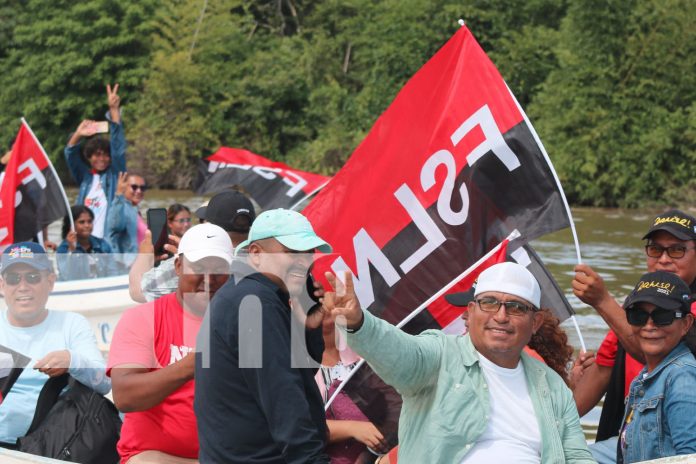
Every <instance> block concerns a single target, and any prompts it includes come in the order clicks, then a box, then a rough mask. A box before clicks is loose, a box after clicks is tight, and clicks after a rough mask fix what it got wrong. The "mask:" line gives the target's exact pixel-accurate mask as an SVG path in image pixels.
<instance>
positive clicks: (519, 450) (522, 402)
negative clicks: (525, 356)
mask: <svg viewBox="0 0 696 464" xmlns="http://www.w3.org/2000/svg"><path fill="white" fill-rule="evenodd" d="M479 365H480V366H481V370H482V372H483V375H484V378H485V379H486V383H487V384H488V392H489V396H490V402H491V415H490V417H489V418H487V419H485V418H481V419H482V420H486V421H487V422H488V425H487V427H486V430H485V431H484V432H483V434H482V435H481V436H480V437H479V439H478V441H477V442H476V444H475V445H474V447H473V448H472V449H471V451H469V452H468V453H467V455H466V456H465V457H464V459H463V460H462V464H464V463H466V464H471V463H482V464H484V463H485V464H489V463H503V462H515V463H536V464H539V463H540V462H541V433H540V431H539V423H538V422H537V417H536V414H535V413H534V406H533V405H532V399H531V398H530V396H529V390H528V388H527V381H526V380H525V376H524V368H523V366H522V363H521V362H520V363H518V364H517V367H515V368H514V369H506V368H504V367H500V366H498V365H497V364H494V363H493V362H491V361H489V360H488V359H486V358H485V357H484V356H483V355H482V354H481V353H479Z"/></svg>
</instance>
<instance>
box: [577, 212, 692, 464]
mask: <svg viewBox="0 0 696 464" xmlns="http://www.w3.org/2000/svg"><path fill="white" fill-rule="evenodd" d="M643 239H644V240H647V244H646V246H645V252H646V255H647V261H646V264H647V270H648V272H655V271H667V272H673V273H675V274H677V275H678V276H679V277H680V278H681V279H682V280H683V281H684V282H687V283H688V284H689V287H690V288H691V291H692V292H694V291H696V246H695V245H696V218H694V217H693V216H690V215H688V214H686V213H684V212H683V211H679V210H670V211H667V212H665V213H662V214H660V215H658V216H657V217H656V218H655V219H654V220H653V223H652V226H651V227H650V229H649V230H648V233H647V234H645V236H644V237H643ZM575 272H576V274H575V278H574V279H573V282H572V286H573V293H574V294H575V296H577V297H578V298H579V299H580V300H581V301H582V302H583V303H585V304H588V305H590V306H592V307H593V308H594V309H595V310H596V311H597V313H599V315H600V316H602V318H603V319H604V321H605V322H606V323H607V324H608V325H609V327H610V329H611V330H610V331H609V333H608V334H607V336H606V337H605V339H604V341H603V342H602V345H601V346H600V348H599V350H598V351H597V358H596V362H595V363H594V364H593V365H591V366H590V367H588V368H587V370H586V371H585V372H584V374H583V376H582V378H581V379H580V380H579V381H578V383H577V385H576V386H575V388H574V390H573V395H574V397H575V400H576V404H577V406H578V411H579V413H580V416H582V415H584V414H586V413H587V412H588V411H590V410H591V409H592V408H593V407H594V406H595V405H596V404H597V403H598V402H599V400H600V399H601V398H602V395H604V394H605V393H606V395H607V396H606V398H605V400H604V407H603V408H602V416H601V418H600V422H599V428H598V430H597V443H596V444H595V445H592V446H590V450H591V451H592V453H593V455H594V457H595V459H597V460H598V461H599V462H600V464H601V463H603V462H614V460H615V458H616V436H617V435H618V433H619V427H620V425H621V419H622V417H623V412H624V398H626V396H627V395H628V391H629V387H630V385H631V381H632V380H633V379H634V378H635V377H636V375H638V373H639V372H640V371H641V369H642V368H643V365H644V364H643V361H644V357H643V353H642V351H641V349H640V345H639V343H638V341H637V339H636V337H635V336H634V334H633V331H632V329H631V326H630V325H629V324H628V322H627V321H626V315H625V311H624V310H623V309H622V307H621V305H620V304H619V303H618V302H617V301H616V300H615V299H614V298H613V297H612V296H611V295H610V294H609V292H608V291H607V289H606V286H605V285H604V281H603V280H602V278H601V277H600V276H599V274H597V273H596V272H595V271H594V270H593V269H592V268H591V267H590V266H588V265H586V264H579V265H577V266H576V267H575ZM692 312H693V309H692Z"/></svg>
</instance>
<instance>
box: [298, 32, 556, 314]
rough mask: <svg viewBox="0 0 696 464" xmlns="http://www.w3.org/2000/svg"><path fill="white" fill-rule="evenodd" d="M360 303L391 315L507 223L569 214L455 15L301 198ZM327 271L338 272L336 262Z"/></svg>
mask: <svg viewBox="0 0 696 464" xmlns="http://www.w3.org/2000/svg"><path fill="white" fill-rule="evenodd" d="M304 213H305V214H306V215H307V217H308V218H309V219H310V221H311V222H312V224H313V225H314V227H315V229H316V231H317V233H318V234H319V235H321V236H322V237H324V238H325V239H327V240H328V241H329V242H330V243H331V244H332V245H333V247H334V251H336V252H337V253H338V254H339V255H340V256H338V257H337V258H336V259H335V260H334V261H333V262H332V264H331V267H332V269H333V270H334V271H336V272H339V271H344V270H349V271H351V272H352V273H353V275H354V283H355V287H356V292H357V294H358V297H359V299H360V302H361V305H362V306H363V308H367V309H368V310H370V311H371V312H373V313H375V314H377V315H378V316H380V317H382V318H384V319H386V320H387V321H389V322H391V323H394V324H397V323H399V322H400V321H401V320H403V318H404V317H406V315H408V314H410V313H411V312H412V311H413V310H414V309H415V308H420V307H423V306H424V304H425V303H426V302H428V301H429V300H430V299H431V298H432V297H433V296H434V295H437V294H439V293H440V292H441V291H442V289H443V288H445V287H446V286H447V285H449V284H450V283H451V282H452V281H453V280H455V279H457V278H460V277H461V275H462V272H463V271H464V270H466V269H469V268H471V267H472V266H473V265H474V263H476V262H477V260H478V259H479V258H481V257H482V256H484V255H485V254H486V253H487V252H488V251H489V250H492V249H493V248H494V247H495V246H497V245H499V244H500V243H501V242H502V241H503V240H504V239H505V238H506V237H507V236H508V235H509V234H510V233H511V232H512V231H513V230H515V229H517V230H519V231H520V233H521V238H520V239H519V241H520V242H522V243H525V242H527V241H529V240H532V239H534V238H537V237H539V236H541V235H544V234H546V233H548V232H552V231H555V230H558V229H561V228H564V227H567V226H568V225H569V219H568V216H567V214H566V210H565V207H564V202H563V194H562V192H561V191H560V187H559V186H558V184H557V182H556V180H555V178H554V174H553V168H552V166H550V165H549V163H548V162H547V159H546V157H545V155H544V152H543V150H542V147H540V146H539V145H538V144H537V142H536V141H535V137H534V133H533V130H532V128H531V127H530V126H529V125H528V124H527V122H526V121H525V116H524V114H523V113H522V111H521V109H520V108H519V107H518V105H517V103H516V101H515V99H514V97H513V96H512V95H511V93H510V91H509V90H508V88H507V86H506V84H505V82H504V80H503V79H502V77H501V76H500V74H499V73H498V71H497V69H496V68H495V66H494V65H493V63H492V62H491V61H490V60H489V59H488V57H487V56H486V54H485V53H484V52H483V50H482V49H481V47H480V46H479V45H478V43H477V42H476V40H475V39H474V37H473V36H472V35H471V33H470V32H469V30H468V29H467V28H465V27H462V28H461V29H460V30H459V31H458V32H457V33H456V34H455V35H454V36H453V37H452V38H451V39H450V40H449V41H448V42H447V43H446V44H445V45H444V46H443V47H442V48H441V49H440V50H439V51H438V52H437V53H436V54H435V56H433V58H432V59H431V60H430V61H428V62H427V63H426V64H425V65H424V66H423V67H422V68H421V69H420V70H419V71H418V72H417V73H416V74H415V75H414V76H413V77H412V78H411V80H410V81H409V82H408V83H407V84H406V85H405V86H404V88H403V89H402V90H401V91H400V92H399V94H398V95H397V97H396V99H395V100H394V101H393V102H392V104H391V105H390V106H389V108H387V110H386V111H385V112H384V114H382V115H381V116H380V117H379V119H378V120H377V122H376V123H375V125H374V126H373V128H372V130H371V131H370V133H369V134H368V135H367V137H366V138H365V140H364V141H363V142H362V143H361V144H360V146H358V148H357V149H356V150H355V152H354V153H353V154H352V156H351V158H350V159H349V160H348V162H347V163H346V165H345V166H344V167H343V169H341V170H340V171H339V172H338V174H337V175H336V176H335V177H334V178H333V179H332V181H331V183H330V184H329V185H328V186H327V187H326V188H324V189H323V190H322V191H321V192H320V193H319V194H318V195H317V196H316V197H315V198H314V200H313V201H312V202H311V203H310V204H309V205H308V207H307V208H306V209H305V210H304ZM339 275H341V274H340V272H339Z"/></svg>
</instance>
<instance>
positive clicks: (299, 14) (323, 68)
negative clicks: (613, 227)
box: [0, 0, 696, 205]
mask: <svg viewBox="0 0 696 464" xmlns="http://www.w3.org/2000/svg"><path fill="white" fill-rule="evenodd" d="M694 16H696V5H694V4H693V3H692V2H690V1H689V0H665V1H661V0H621V1H619V0H616V1H614V0H611V1H599V0H583V1H580V2H566V1H564V0H473V1H468V2H462V1H453V0H256V1H251V0H122V1H120V2H108V1H106V0H88V1H83V2H68V1H65V0H58V1H48V0H8V1H7V2H5V3H4V4H3V6H2V7H0V69H2V70H3V71H2V73H0V141H1V142H2V144H3V146H5V147H6V146H8V145H9V144H10V143H11V140H12V138H13V136H14V134H15V133H16V130H17V127H18V118H19V116H21V115H24V116H25V117H26V118H27V120H28V121H29V122H30V124H31V125H32V127H33V128H34V130H35V132H36V133H37V135H38V136H39V138H40V139H41V140H42V141H43V143H44V145H45V147H46V149H47V151H48V152H49V153H50V154H51V156H52V157H53V158H54V159H61V158H62V157H61V151H62V145H63V143H64V142H65V140H66V139H67V136H68V134H69V132H70V131H71V130H73V129H74V128H75V127H76V125H77V124H78V123H79V122H80V120H81V119H82V118H86V117H89V118H96V119H101V118H102V114H103V112H104V111H105V110H106V96H105V93H104V90H103V89H104V85H105V84H106V83H108V82H112V83H113V82H119V83H120V84H121V90H120V92H119V93H120V94H121V96H122V101H123V114H124V121H125V124H126V131H127V132H126V133H127V137H128V141H129V165H130V167H131V170H138V171H141V172H143V173H145V174H146V175H147V176H148V178H149V180H150V182H151V183H154V184H159V185H161V186H174V187H187V186H189V185H190V184H191V182H192V180H193V178H194V176H195V172H196V160H198V159H200V158H201V157H203V156H206V155H208V154H210V153H212V152H213V151H215V150H216V149H217V147H218V146H220V145H227V146H234V147H244V148H247V149H249V150H251V151H254V152H256V153H259V154H261V155H264V156H267V157H270V158H273V159H278V160H283V161H285V162H287V163H289V164H291V165H293V166H296V167H299V168H303V169H307V170H312V171H316V172H321V173H325V174H331V173H334V172H335V171H336V170H338V169H339V168H340V167H341V166H342V164H343V163H344V162H345V160H346V159H347V157H348V156H349V155H350V153H351V152H352V150H353V149H354V148H355V147H356V146H357V144H358V143H359V142H360V140H361V139H362V138H363V137H364V135H365V134H366V133H367V131H368V130H369V128H370V127H371V126H372V124H373V123H374V121H375V120H376V118H377V117H378V116H379V114H380V113H381V112H382V111H384V109H385V108H386V107H387V106H388V105H389V103H390V102H391V100H392V99H393V98H394V96H395V95H396V93H397V92H398V90H399V89H400V88H401V87H402V86H403V84H404V83H405V82H406V81H407V80H408V78H409V77H410V76H411V75H413V73H415V72H416V71H417V70H418V68H419V67H420V66H422V64H423V63H424V62H425V61H427V59H428V58H429V57H430V56H432V54H433V53H434V52H435V51H436V50H437V49H438V48H439V47H440V46H441V45H442V44H443V43H444V42H445V41H446V40H447V39H448V38H449V37H450V36H451V35H452V33H453V32H454V31H455V30H456V28H457V25H456V20H457V19H458V18H464V19H465V20H466V21H467V23H468V25H469V27H470V29H471V30H472V32H473V33H474V34H475V35H476V37H477V39H478V40H479V42H480V43H481V45H482V46H483V47H484V49H485V50H486V51H487V52H488V53H489V55H490V57H491V58H492V59H493V61H494V62H495V63H496V64H497V66H498V67H499V69H500V71H501V73H502V74H503V76H504V77H505V78H506V80H507V82H508V84H509V85H510V87H511V88H512V90H513V91H514V92H515V94H516V95H517V97H518V99H519V100H520V102H521V103H522V104H523V106H525V107H526V108H528V110H529V113H530V116H531V118H532V120H533V122H534V123H535V126H536V127H537V129H538V131H539V133H540V136H541V138H542V140H543V141H544V142H545V144H546V147H547V150H548V151H549V154H550V155H551V157H552V159H553V160H554V162H555V165H556V168H557V170H558V171H559V175H560V177H561V179H562V180H563V183H564V187H565V189H566V192H567V193H568V195H569V197H570V200H571V202H574V203H576V204H596V205H617V204H619V205H638V204H643V203H646V202H655V201H673V202H681V201H686V200H687V199H688V198H686V196H685V195H687V192H688V191H690V190H693V191H694V192H696V181H692V179H691V175H690V174H691V172H690V169H689V166H690V165H691V164H692V161H693V160H694V158H695V157H696V150H695V149H694V148H695V147H696V103H694V101H695V100H694V94H695V93H696V86H694V85H693V84H694V83H693V82H692V81H693V80H695V79H696V75H695V74H694V73H693V70H694V60H696V54H694V53H692V51H693V50H692V49H693V48H694V47H696V41H694V40H693V39H694V35H695V34H696V32H695V31H694V30H693V28H692V27H691V24H693V23H694V19H695V18H694ZM64 178H65V180H66V181H67V175H64Z"/></svg>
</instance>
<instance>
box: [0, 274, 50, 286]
mask: <svg viewBox="0 0 696 464" xmlns="http://www.w3.org/2000/svg"><path fill="white" fill-rule="evenodd" d="M42 278H43V277H42V276H41V273H40V272H27V273H26V274H20V273H19V272H6V273H5V274H3V276H2V279H3V280H4V281H5V283H6V284H7V285H12V286H15V285H19V283H20V282H21V281H22V279H24V281H25V282H26V283H27V284H29V285H36V284H38V283H40V282H41V279H42Z"/></svg>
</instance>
